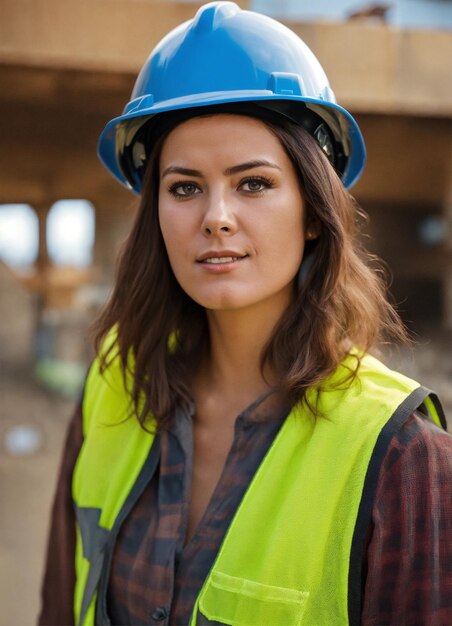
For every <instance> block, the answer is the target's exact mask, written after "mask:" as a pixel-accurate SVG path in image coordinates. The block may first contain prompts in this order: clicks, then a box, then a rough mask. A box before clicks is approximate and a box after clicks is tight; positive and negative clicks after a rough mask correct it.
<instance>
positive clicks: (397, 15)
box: [250, 0, 452, 29]
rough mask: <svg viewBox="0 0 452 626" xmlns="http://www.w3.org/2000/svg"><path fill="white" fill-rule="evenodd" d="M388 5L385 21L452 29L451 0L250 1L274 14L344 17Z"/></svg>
mask: <svg viewBox="0 0 452 626" xmlns="http://www.w3.org/2000/svg"><path fill="white" fill-rule="evenodd" d="M382 5H387V6H389V7H390V9H389V10H388V13H387V22H388V23H390V24H393V25H395V26H399V27H403V28H416V29H417V28H421V29H422V28H435V29H436V28H437V29H452V0H374V1H373V0H277V1H276V0H251V2H250V8H251V9H252V10H254V11H259V12H261V13H266V14H268V15H272V16H273V17H280V18H284V17H285V18H290V19H300V20H311V19H312V20H315V19H326V20H344V19H346V18H347V16H348V15H349V14H350V13H351V12H353V11H357V10H359V9H361V8H365V7H370V6H382Z"/></svg>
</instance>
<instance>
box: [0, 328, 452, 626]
mask: <svg viewBox="0 0 452 626" xmlns="http://www.w3.org/2000/svg"><path fill="white" fill-rule="evenodd" d="M430 336H432V337H433V338H432V339H430V340H421V342H420V345H418V346H417V347H416V349H413V350H412V351H411V350H406V349H404V350H399V351H394V352H393V354H392V355H391V356H390V357H389V358H388V361H389V362H390V363H391V364H393V365H396V366H397V367H399V368H400V369H401V370H402V371H404V372H405V373H407V374H409V375H411V376H414V377H416V378H418V379H419V380H422V382H423V383H424V384H425V385H426V386H429V387H431V388H434V389H435V390H437V391H438V393H439V394H440V395H441V397H442V400H443V402H444V405H445V407H446V412H447V413H448V415H449V420H450V419H451V417H452V385H451V380H452V352H451V350H450V347H451V344H450V338H448V337H445V336H444V335H443V336H436V337H434V336H433V335H430ZM1 367H2V376H1V377H0V397H1V406H0V442H1V443H0V446H1V447H0V476H1V482H0V484H1V513H0V554H1V562H2V569H1V573H0V607H1V609H0V626H29V625H32V624H34V623H35V622H36V615H37V611H38V607H39V587H40V579H41V573H42V568H43V560H44V553H45V544H46V534H47V526H48V519H49V512H50V505H51V500H52V495H53V490H54V485H55V480H56V473H57V468H58V465H59V462H60V454H61V447H62V444H63V439H64V434H65V429H66V425H67V423H68V420H69V418H70V416H71V412H72V410H73V406H74V404H75V401H73V400H70V399H64V398H62V397H60V396H58V395H56V394H52V393H49V392H46V391H44V390H43V389H42V388H40V387H39V386H38V385H37V383H35V382H34V381H33V377H32V372H31V371H27V370H26V369H23V368H18V366H17V365H16V366H12V365H9V366H8V365H7V364H5V363H3V364H2V366H1ZM18 425H31V426H35V427H36V428H37V432H39V433H41V435H42V440H41V445H40V447H39V449H38V450H37V451H36V452H34V453H33V454H30V455H22V456H12V455H11V454H10V453H8V451H7V449H6V445H5V442H6V439H7V436H8V433H10V432H11V428H13V427H14V426H18ZM449 425H450V427H452V421H449Z"/></svg>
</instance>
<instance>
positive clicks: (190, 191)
mask: <svg viewBox="0 0 452 626" xmlns="http://www.w3.org/2000/svg"><path fill="white" fill-rule="evenodd" d="M169 191H170V193H171V194H172V195H173V196H175V197H178V198H186V197H188V196H194V195H196V194H198V193H201V190H200V189H199V187H198V185H195V183H175V184H174V185H171V187H170V188H169Z"/></svg>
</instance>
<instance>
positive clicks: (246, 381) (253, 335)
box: [195, 301, 287, 408]
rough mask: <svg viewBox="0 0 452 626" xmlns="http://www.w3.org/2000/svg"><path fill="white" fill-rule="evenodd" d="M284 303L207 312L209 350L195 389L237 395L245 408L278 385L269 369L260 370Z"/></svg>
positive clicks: (228, 395)
mask: <svg viewBox="0 0 452 626" xmlns="http://www.w3.org/2000/svg"><path fill="white" fill-rule="evenodd" d="M285 306H287V303H284V306H282V304H281V303H280V306H279V307H278V306H275V302H274V301H272V302H269V303H268V305H267V306H262V303H261V306H260V307H259V310H256V309H255V308H249V309H239V310H231V311H207V320H208V325H209V335H210V349H209V352H208V354H207V355H206V357H205V359H204V361H203V363H202V365H201V367H200V369H199V372H198V375H197V377H196V380H195V391H196V389H197V390H198V392H201V393H207V394H209V395H211V394H214V395H215V396H217V397H224V398H225V400H226V399H227V398H235V399H236V400H237V402H238V403H239V404H241V405H242V408H245V407H246V406H247V404H250V403H251V402H252V401H253V400H254V399H255V398H256V397H258V396H259V395H260V394H262V393H264V392H265V391H266V390H268V389H269V388H270V387H272V386H273V385H275V384H276V382H277V376H276V373H275V372H272V371H271V370H270V368H267V369H266V370H265V371H264V375H265V377H264V375H263V373H262V371H261V358H262V353H263V349H264V347H265V345H266V344H267V342H268V340H269V338H270V337H271V334H272V332H273V330H274V327H275V325H276V324H277V322H278V321H279V319H280V317H281V314H282V311H283V310H284V308H285Z"/></svg>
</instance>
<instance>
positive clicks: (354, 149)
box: [99, 2, 365, 192]
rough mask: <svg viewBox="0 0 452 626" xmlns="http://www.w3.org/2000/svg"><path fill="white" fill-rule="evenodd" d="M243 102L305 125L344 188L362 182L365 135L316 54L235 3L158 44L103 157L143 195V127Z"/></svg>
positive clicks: (105, 139)
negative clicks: (338, 98)
mask: <svg viewBox="0 0 452 626" xmlns="http://www.w3.org/2000/svg"><path fill="white" fill-rule="evenodd" d="M238 102H243V103H245V102H249V103H253V102H254V103H256V104H259V105H260V106H261V107H265V108H267V109H273V110H274V111H276V112H279V113H281V114H282V115H285V116H286V117H289V118H290V119H292V120H293V121H295V122H297V123H301V124H302V125H304V126H305V128H306V127H307V130H308V131H309V132H311V134H313V136H314V137H315V138H316V139H317V141H318V142H319V143H320V145H321V147H322V149H323V150H324V152H325V153H326V154H327V156H329V158H330V160H331V161H332V163H333V164H334V166H335V167H336V170H337V171H338V174H339V175H340V176H341V178H342V180H343V183H344V185H345V186H351V185H352V184H353V183H354V182H355V181H356V180H357V178H358V177H359V175H360V173H361V171H362V169H363V167H364V162H365V149H364V142H363V139H362V136H361V133H360V131H359V128H358V125H357V124H356V122H355V120H354V119H353V117H352V116H351V115H350V114H349V113H348V112H347V111H346V110H345V109H343V108H342V107H340V106H339V105H337V104H336V99H335V96H334V93H333V91H332V90H331V87H330V85H329V82H328V79H327V77H326V75H325V73H324V71H323V69H322V67H321V66H320V63H319V62H318V60H317V59H316V57H315V56H314V54H313V53H312V52H311V50H310V49H309V48H308V47H307V46H306V44H305V43H304V42H303V41H302V40H301V39H300V38H299V37H298V36H297V35H296V34H295V33H294V32H292V31H291V30H290V29H288V28H287V27H286V26H284V25H283V24H280V23H279V22H277V21H275V20H273V19H272V18H270V17H267V16H265V15H261V14H259V13H254V12H251V11H243V10H241V9H240V8H239V7H238V6H237V5H236V4H235V3H233V2H211V3H209V4H206V5H204V6H202V7H201V8H200V9H199V10H198V12H197V14H196V15H195V17H194V18H193V19H192V20H189V21H188V22H184V23H183V24H181V25H180V26H178V27H176V28H175V29H174V30H172V31H171V32H170V33H168V34H167V35H166V36H165V37H164V38H163V39H162V40H161V41H160V43H158V44H157V46H156V47H155V48H154V50H153V51H152V52H151V54H150V56H149V58H148V59H147V61H146V62H145V64H144V66H143V68H142V70H141V71H140V74H139V76H138V78H137V81H136V83H135V87H134V89H133V92H132V97H131V101H130V102H129V103H128V104H127V105H126V107H125V109H124V111H123V114H122V115H121V116H120V117H118V118H115V119H113V120H111V122H109V123H108V124H107V126H106V127H105V129H104V131H103V133H102V134H101V137H100V139H99V156H100V158H101V160H102V161H103V163H104V165H105V166H106V167H107V169H108V170H109V171H110V172H111V173H112V174H113V175H114V176H116V178H118V180H120V182H122V183H123V184H128V186H130V187H132V188H133V189H134V190H135V191H137V192H139V191H140V189H141V179H142V171H143V168H142V157H144V158H145V157H146V153H148V152H149V148H150V146H149V145H147V146H145V148H144V151H143V147H142V146H140V145H135V144H136V143H137V136H138V131H139V130H140V128H141V127H142V126H143V125H144V124H146V123H148V122H149V120H151V119H152V118H155V119H154V124H155V123H157V121H158V120H161V121H163V118H164V117H166V116H168V115H170V114H172V113H173V112H175V111H179V110H182V109H193V110H194V109H195V108H197V107H209V106H213V105H219V104H227V103H230V104H231V105H232V103H238ZM308 118H310V120H311V121H310V122H309V124H307V122H306V120H307V119H308ZM318 119H320V120H321V124H319V123H317V120H318ZM313 120H315V121H316V123H314V122H313ZM140 135H141V141H142V137H143V133H140ZM151 138H152V136H151V135H148V139H151ZM141 141H140V142H139V143H141Z"/></svg>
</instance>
